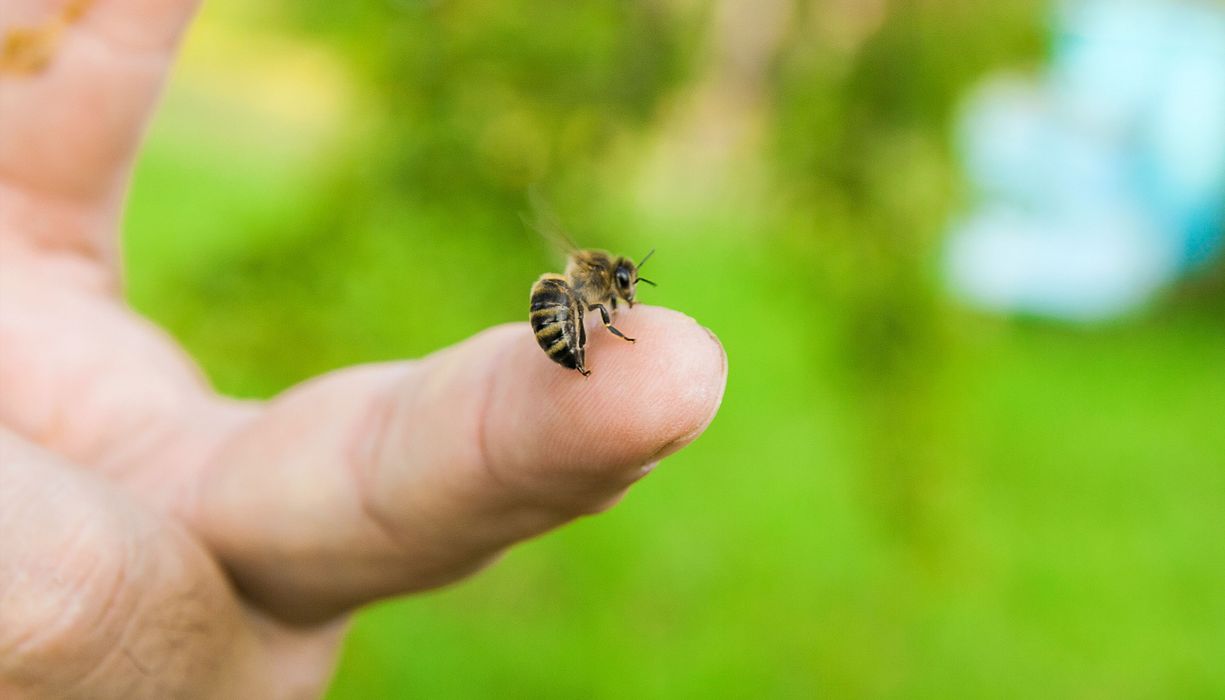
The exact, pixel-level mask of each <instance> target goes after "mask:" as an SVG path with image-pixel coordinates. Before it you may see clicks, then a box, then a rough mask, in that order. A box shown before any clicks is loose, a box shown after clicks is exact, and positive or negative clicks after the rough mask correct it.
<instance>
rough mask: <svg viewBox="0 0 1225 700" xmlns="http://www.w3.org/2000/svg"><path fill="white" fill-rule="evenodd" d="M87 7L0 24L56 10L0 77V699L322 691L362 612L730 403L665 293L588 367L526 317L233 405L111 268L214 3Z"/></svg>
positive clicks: (712, 355)
mask: <svg viewBox="0 0 1225 700" xmlns="http://www.w3.org/2000/svg"><path fill="white" fill-rule="evenodd" d="M73 5H74V7H73V8H71V10H72V11H71V12H69V13H68V14H67V15H65V13H64V11H63V10H64V7H65V6H66V3H64V2H52V1H51V0H5V9H4V12H3V13H0V39H2V38H3V37H4V36H7V35H8V34H9V33H10V31H11V30H13V29H15V28H30V27H38V26H40V24H45V23H46V22H48V21H57V22H62V23H63V26H62V27H60V28H58V29H56V31H55V32H52V34H54V35H55V41H54V45H53V46H51V47H50V48H48V47H42V48H41V49H40V50H44V51H45V52H46V54H47V55H46V56H41V57H36V58H37V59H38V60H30V57H28V56H27V57H25V59H26V60H25V62H24V63H22V66H23V67H22V68H21V70H20V71H14V70H6V69H5V66H4V65H3V64H0V697H3V698H10V697H12V698H25V697H29V698H111V697H114V698H120V697H122V698H146V697H148V698H155V697H156V698H163V697H187V698H195V697H199V698H212V697H217V698H235V697H259V698H278V697H315V696H318V695H319V694H320V693H321V692H322V690H323V689H324V687H325V685H326V683H327V679H328V677H329V676H330V674H331V671H332V666H333V663H334V657H335V654H336V650H337V647H338V645H339V642H340V640H341V638H342V635H343V631H344V625H345V618H346V616H347V615H348V614H349V613H350V612H351V611H352V610H353V609H354V608H356V607H357V606H360V605H362V604H364V603H367V602H369V601H372V600H375V599H377V598H380V597H385V596H390V595H398V594H404V593H410V592H414V591H420V590H425V589H428V588H432V587H436V586H440V585H443V584H446V583H449V582H452V581H455V580H457V579H459V578H462V577H464V576H467V575H469V574H471V573H472V572H474V571H476V570H477V569H479V568H480V567H482V566H484V565H485V564H487V563H489V562H490V561H491V560H493V559H494V558H496V557H497V556H498V554H499V553H500V552H502V551H503V550H504V549H505V548H506V547H508V546H510V545H512V544H514V543H515V542H517V541H520V540H523V539H525V538H528V537H532V536H534V535H537V534H539V533H542V532H544V531H546V530H548V529H550V528H553V527H556V526H558V525H560V524H562V523H565V522H566V521H568V520H570V519H573V518H574V517H577V516H580V515H583V514H589V513H594V512H598V511H600V510H602V509H604V508H607V507H608V506H610V505H611V504H613V503H614V502H615V501H616V500H617V499H618V498H619V497H620V496H621V495H622V494H623V493H624V491H625V489H626V488H628V487H629V485H630V484H632V483H633V482H634V481H636V480H637V479H639V478H640V477H642V476H643V475H644V474H646V473H647V472H648V471H649V469H650V466H651V465H653V464H654V463H655V462H657V461H658V460H659V459H660V458H662V457H664V456H666V455H668V454H670V453H671V452H673V451H675V450H678V449H680V448H681V447H683V446H684V445H686V444H688V443H689V442H690V441H692V440H693V439H694V438H695V437H696V436H697V435H698V434H700V433H701V432H702V430H703V429H704V428H705V427H706V425H708V424H709V422H710V420H711V419H712V418H713V416H714V414H715V411H716V410H717V409H718V406H719V403H720V401H721V399H722V394H723V387H724V384H725V381H726V373H727V364H726V358H725V356H724V354H723V351H722V348H721V347H720V346H719V344H718V342H717V341H716V340H715V339H714V337H713V336H712V335H711V334H710V333H709V332H708V331H706V330H705V329H703V328H701V327H700V326H698V325H697V324H696V323H695V322H694V321H692V320H691V319H689V318H688V317H686V316H684V315H682V314H679V313H676V312H673V311H668V310H665V309H659V308H651V307H635V309H634V310H633V311H632V312H628V313H626V314H624V315H622V316H621V317H619V318H618V325H619V326H620V327H621V328H622V329H623V330H624V331H625V332H626V333H627V334H629V335H631V336H634V337H637V338H638V339H639V340H638V343H637V344H636V345H630V344H628V343H625V342H624V341H622V340H620V339H618V338H615V337H613V336H611V335H609V334H608V333H606V332H604V331H603V330H602V329H596V330H594V331H593V332H591V333H590V339H591V340H590V353H589V357H591V358H593V363H592V364H593V369H594V370H595V373H594V374H593V375H592V376H591V377H590V378H589V379H586V380H584V379H583V378H582V377H580V376H579V375H578V374H577V373H575V372H569V371H565V370H563V369H561V368H559V367H557V366H556V365H555V364H553V363H552V362H550V361H549V360H548V359H547V358H546V357H545V356H544V355H543V353H541V351H540V349H539V348H538V347H537V345H536V342H535V340H534V338H533V336H532V333H531V330H530V329H529V328H528V325H527V324H526V323H516V324H509V325H505V326H500V327H497V328H492V329H489V330H487V331H485V332H482V333H480V334H478V335H476V336H475V337H473V338H471V339H469V340H467V341H465V342H463V343H460V344H459V345H457V346H454V347H451V348H447V349H444V350H441V351H439V352H437V353H435V354H433V355H431V356H429V357H426V358H424V359H421V360H418V361H413V362H399V363H389V364H382V365H373V366H362V367H354V368H349V369H345V370H341V371H338V372H334V373H331V374H328V375H325V376H322V377H318V378H316V379H314V380H311V381H308V382H306V383H304V384H302V385H299V386H297V387H294V388H292V389H290V390H289V391H287V392H285V393H284V394H283V395H281V396H278V397H276V398H274V399H273V400H271V401H268V402H238V401H234V400H231V399H227V398H225V397H221V396H218V395H217V394H215V393H214V392H213V391H212V390H211V389H210V387H209V386H208V384H207V382H206V381H205V380H204V379H203V377H202V375H201V373H200V371H199V370H198V369H197V368H196V367H195V365H194V364H193V363H192V361H191V360H190V358H189V357H188V356H187V355H186V354H185V353H184V352H183V351H182V349H180V348H178V347H177V346H176V345H175V344H174V342H173V341H172V340H171V339H170V338H169V337H168V336H167V335H166V334H164V333H163V332H162V331H161V330H160V329H158V328H156V327H155V326H153V325H152V324H150V323H149V322H148V321H146V320H145V319H142V318H141V317H139V316H138V315H136V314H134V313H133V312H132V311H131V310H130V309H128V308H127V307H126V306H125V305H124V303H123V301H122V298H121V297H120V295H119V290H120V289H121V278H120V270H119V269H118V267H117V264H116V261H117V250H118V220H119V214H120V211H121V208H122V200H123V195H124V192H125V191H126V188H127V183H128V175H129V171H130V167H131V162H132V158H133V156H134V154H135V152H136V149H137V147H138V145H139V142H140V137H141V134H142V132H143V129H144V124H145V122H146V120H147V118H148V116H149V114H150V112H151V111H152V109H153V107H154V105H155V102H156V99H157V95H158V92H159V90H160V87H161V84H162V81H163V79H164V77H165V74H166V71H167V70H168V68H169V66H170V63H171V60H172V58H173V54H174V49H175V46H176V45H177V42H178V39H179V35H180V33H181V31H182V30H183V29H184V27H185V26H186V24H187V22H188V21H189V19H190V17H191V14H192V12H193V10H194V6H193V3H191V2H181V1H179V0H94V1H93V2H92V3H81V2H75V3H73ZM78 6H79V7H78ZM78 10H80V12H78ZM65 16H70V17H71V21H65V20H64V19H63V18H64V17H65ZM55 18H60V19H55ZM28 35H29V33H28V32H27V33H26V34H24V36H28ZM31 65H34V66H41V67H38V68H37V69H31V68H30V66H31ZM167 235H173V232H167Z"/></svg>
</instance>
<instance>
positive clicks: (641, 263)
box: [638, 248, 655, 284]
mask: <svg viewBox="0 0 1225 700" xmlns="http://www.w3.org/2000/svg"><path fill="white" fill-rule="evenodd" d="M654 254H655V249H654V248H652V249H651V252H649V253H647V256H646V257H645V258H643V259H642V262H640V263H638V267H639V269H641V268H642V266H643V265H646V264H647V261H648V260H650V259H651V256H652V255H654ZM639 279H642V278H641V277H640V278H639ZM648 284H654V282H649V283H648Z"/></svg>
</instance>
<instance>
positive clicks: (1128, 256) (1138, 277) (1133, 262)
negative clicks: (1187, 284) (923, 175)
mask: <svg viewBox="0 0 1225 700" xmlns="http://www.w3.org/2000/svg"><path fill="white" fill-rule="evenodd" d="M1054 26H1055V29H1054V50H1053V54H1052V58H1051V62H1050V65H1049V66H1048V67H1047V69H1046V71H1045V73H1044V74H1043V75H1042V76H1041V77H1040V78H1039V79H1037V80H1034V79H1030V78H1026V77H1021V76H1009V75H1000V76H995V77H993V78H992V79H990V80H989V81H988V82H987V83H986V84H984V85H982V86H980V87H979V88H977V89H976V90H975V92H974V93H973V94H972V95H971V96H970V97H969V99H968V100H967V103H966V106H965V109H964V111H963V114H962V117H961V120H960V123H959V128H958V145H959V151H960V153H961V157H962V159H963V163H964V167H965V170H966V174H967V176H968V178H969V181H970V183H971V185H972V187H973V204H972V207H971V209H970V211H969V212H968V213H966V214H964V215H962V216H959V217H957V218H956V219H955V220H954V222H953V224H952V230H951V232H950V235H949V242H948V248H947V251H946V253H947V254H946V258H945V260H946V270H947V274H948V278H949V281H950V284H951V286H952V287H953V289H954V290H955V291H956V292H957V293H958V295H959V296H961V297H963V298H965V299H966V300H968V301H969V302H971V303H973V304H975V305H978V306H981V307H985V308H989V309H995V310H999V311H1005V312H1023V313H1032V314H1038V315H1043V316H1049V317H1053V318H1064V319H1071V320H1086V321H1089V320H1098V319H1106V318H1111V317H1115V316H1119V315H1122V314H1125V313H1127V312H1128V311H1130V310H1132V309H1134V308H1136V307H1138V306H1140V305H1142V304H1143V303H1144V302H1145V301H1146V300H1148V299H1150V298H1151V297H1152V296H1153V295H1154V294H1155V293H1156V292H1157V291H1159V290H1160V289H1161V288H1162V287H1163V286H1165V285H1167V284H1168V283H1169V282H1171V281H1172V280H1174V279H1176V278H1177V277H1178V276H1179V275H1180V274H1182V273H1183V272H1185V271H1187V270H1188V269H1191V268H1193V267H1195V266H1196V265H1199V264H1202V263H1204V262H1205V261H1207V260H1209V259H1210V258H1212V257H1213V256H1214V255H1215V254H1217V253H1219V251H1220V248H1221V239H1222V234H1223V233H1225V7H1223V6H1222V5H1219V4H1208V3H1199V2H1189V1H1187V2H1184V1H1178V0H1078V1H1068V2H1064V3H1062V4H1060V5H1058V6H1057V8H1056V11H1055V13H1054Z"/></svg>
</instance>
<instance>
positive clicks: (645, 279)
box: [637, 277, 659, 287]
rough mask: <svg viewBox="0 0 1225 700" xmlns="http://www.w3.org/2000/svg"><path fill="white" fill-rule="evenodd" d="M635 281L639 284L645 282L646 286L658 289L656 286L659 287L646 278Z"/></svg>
mask: <svg viewBox="0 0 1225 700" xmlns="http://www.w3.org/2000/svg"><path fill="white" fill-rule="evenodd" d="M637 281H639V282H646V283H647V284H649V285H651V286H652V287H658V286H659V285H658V284H655V283H654V282H652V281H651V280H649V279H647V278H645V277H639V278H638V280H637Z"/></svg>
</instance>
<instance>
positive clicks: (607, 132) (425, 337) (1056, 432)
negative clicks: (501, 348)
mask: <svg viewBox="0 0 1225 700" xmlns="http://www.w3.org/2000/svg"><path fill="white" fill-rule="evenodd" d="M1044 12H1045V10H1044V8H1043V7H1042V5H1041V3H1035V2H1024V1H1020V0H1001V1H998V2H923V1H918V0H914V1H909V2H902V1H899V2H886V1H885V0H862V1H861V0H828V1H825V2H805V1H800V0H795V1H792V0H758V1H756V2H754V1H752V0H719V1H710V2H698V1H697V0H584V1H583V2H571V1H563V0H548V1H543V2H535V3H526V2H501V3H492V2H473V1H469V0H464V1H459V0H454V1H443V0H438V1H429V0H379V1H372V2H357V3H334V2H330V1H329V0H296V1H294V2H289V1H288V0H278V1H276V2H266V3H243V2H240V1H239V0H209V1H208V2H207V3H206V5H205V7H204V9H203V12H202V15H201V17H200V19H199V21H198V23H197V24H196V26H195V27H194V28H193V31H192V33H191V34H190V36H189V38H188V41H187V45H186V49H185V52H184V56H183V59H182V61H181V63H180V65H179V68H178V70H177V72H176V74H175V76H174V79H173V81H172V83H171V85H170V87H169V90H168V94H167V97H166V101H165V104H164V107H163V109H162V111H161V112H160V114H159V115H158V117H157V119H156V120H155V122H154V124H153V125H152V131H151V138H150V142H149V146H148V148H146V150H145V151H144V152H143V154H142V157H141V159H140V161H139V163H138V165H137V171H136V185H135V190H134V192H133V194H132V197H131V202H130V207H129V211H128V215H127V220H126V237H127V239H126V257H127V265H128V270H129V277H128V282H129V290H128V291H129V297H130V298H131V300H132V302H133V303H134V304H135V305H136V306H137V307H138V308H139V309H141V310H142V311H144V312H146V313H147V314H149V315H150V316H152V317H153V318H155V319H157V320H158V321H160V322H161V323H163V324H164V325H165V326H166V327H168V328H169V329H170V330H171V331H172V332H173V333H174V334H175V335H176V336H177V337H178V338H180V339H181V340H182V341H183V342H184V343H185V344H186V345H187V347H189V348H190V349H191V351H192V352H193V353H194V354H195V355H196V356H197V357H198V358H199V359H200V361H201V362H202V363H203V364H204V366H205V368H206V369H207V370H208V372H209V373H210V375H211V377H212V378H213V380H214V382H215V383H216V384H217V386H218V387H219V388H220V389H222V390H223V391H226V392H229V393H232V394H236V395H240V396H261V397H262V396H270V395H272V394H274V393H276V392H277V391H279V390H282V389H284V388H285V387H287V386H289V385H290V384H292V383H294V382H297V381H299V380H301V379H303V378H306V377H308V376H311V375H313V374H315V373H318V372H322V371H326V370H328V369H331V368H335V367H339V366H343V365H347V364H351V363H357V362H366V361H374V360H385V359H391V358H405V357H414V356H419V355H422V354H425V353H428V352H431V351H432V350H435V349H437V348H440V347H442V346H445V345H447V344H450V343H453V342H456V341H458V340H460V339H462V338H464V337H466V336H468V335H470V334H472V333H474V332H476V331H477V330H479V329H481V328H484V327H486V326H488V325H491V324H496V323H501V322H505V321H512V320H521V319H524V318H525V317H526V298H527V290H528V288H529V286H530V284H531V283H532V281H533V280H534V279H535V278H536V276H537V275H538V274H539V273H540V272H542V271H546V270H550V269H556V268H557V267H558V260H557V257H556V255H555V254H554V253H553V252H551V251H549V250H548V249H547V247H546V246H545V245H543V244H542V243H541V242H540V241H539V240H537V238H536V237H535V236H534V235H533V234H531V233H529V232H528V231H526V230H525V228H524V226H523V225H522V223H521V222H520V219H519V213H520V212H521V211H523V210H524V209H525V208H526V204H525V198H524V191H525V188H526V187H528V186H529V185H531V184H532V183H539V186H540V188H541V189H542V191H543V192H544V193H545V195H546V196H547V197H548V199H549V200H550V201H551V202H552V203H553V205H554V207H555V208H556V209H557V211H558V212H559V214H560V216H561V217H562V219H563V220H564V221H566V222H567V224H568V226H569V228H570V229H571V230H572V232H573V235H574V236H575V237H576V238H577V239H578V240H579V241H580V242H581V243H583V244H584V245H590V246H593V247H604V248H609V249H612V250H614V251H619V252H625V253H626V254H629V255H631V256H640V255H641V254H643V253H645V252H646V250H648V249H650V248H652V247H654V248H656V249H657V250H658V252H657V253H656V256H655V257H654V258H653V259H652V261H651V266H652V272H651V277H652V278H653V279H656V280H658V281H659V282H660V283H661V286H660V287H659V288H658V289H645V290H644V294H643V297H644V300H645V301H647V302H648V303H656V304H662V305H667V306H672V307H675V308H678V309H681V310H683V311H685V312H686V313H689V314H691V315H693V316H694V317H696V318H697V319H699V320H700V321H701V322H702V323H703V324H705V325H707V326H709V327H710V328H712V329H713V330H714V331H716V332H717V333H718V334H719V336H720V337H721V339H722V341H723V343H724V344H725V346H726V349H727V352H728V355H729V358H730V364H731V372H730V378H729V384H728V389H727V394H726V399H725V402H724V406H723V409H722V411H721V413H720V414H719V417H718V418H717V420H716V421H715V423H714V424H713V425H712V426H711V428H710V430H709V432H708V433H707V434H706V435H705V436H704V437H703V438H702V439H701V440H699V441H698V442H697V443H696V444H695V445H693V446H692V447H691V448H690V449H688V450H686V451H685V452H683V453H682V454H679V455H676V456H675V457H673V458H670V459H669V460H667V462H666V463H665V464H664V465H663V466H662V468H660V469H659V470H658V471H657V472H656V473H655V474H654V475H652V476H651V477H650V478H649V479H648V480H647V481H646V482H644V483H643V484H641V485H640V487H639V488H637V489H635V490H634V491H633V492H632V493H631V494H630V495H629V497H628V498H627V499H626V500H625V501H624V502H623V503H622V504H621V505H620V506H618V507H617V508H616V509H614V510H613V511H611V512H609V513H607V514H605V515H602V516H600V517H598V518H593V519H585V520H583V521H580V522H578V523H576V524H575V525H574V526H572V527H568V528H566V529H564V530H563V531H560V532H557V533H554V534H551V535H548V536H546V537H544V538H541V539H539V540H536V541H533V542H531V543H528V544H527V545H525V546H522V547H519V548H518V549H516V550H515V551H514V552H512V553H511V554H510V555H509V556H508V557H507V558H506V559H505V560H504V561H503V562H502V563H500V564H499V565H498V566H496V567H495V568H493V569H492V570H490V571H488V572H485V573H483V574H482V575H480V576H478V577H477V578H475V579H473V580H471V581H468V582H465V583H462V584H460V585H457V586H454V587H452V588H449V589H447V590H443V591H439V592H435V593H431V594H427V595H423V596H419V597H416V598H413V599H409V600H400V601H394V602H388V603H384V604H381V605H377V606H375V607H373V608H371V609H369V610H368V611H366V612H363V613H362V614H360V615H359V616H358V619H357V621H356V623H355V626H354V628H353V632H352V634H351V636H350V637H349V639H348V642H347V644H346V646H345V649H344V654H343V658H342V661H341V664H340V669H339V672H338V674H337V676H336V679H335V682H334V684H333V687H332V689H331V693H330V696H329V697H331V698H333V699H334V700H339V699H341V698H384V697H409V696H422V697H459V698H483V697H539V698H550V697H557V698H575V697H590V698H628V697H635V698H636V697H644V698H647V697H660V698H665V697H666V698H673V697H729V698H749V697H754V698H755V697H812V696H827V697H984V696H989V697H1010V696H1015V697H1036V696H1043V697H1050V696H1054V697H1086V698H1107V697H1108V698H1127V697H1135V698H1148V697H1185V698H1193V697H1205V698H1206V697H1222V696H1225V595H1223V593H1225V537H1223V536H1222V534H1223V530H1222V524H1223V523H1225V468H1223V467H1225V429H1223V425H1222V420H1223V415H1225V344H1223V343H1222V339H1223V338H1225V334H1223V331H1225V313H1223V312H1225V291H1223V290H1225V284H1223V282H1222V280H1223V279H1225V278H1223V275H1222V273H1221V270H1220V267H1219V266H1218V268H1217V269H1216V270H1215V271H1210V272H1209V273H1208V274H1206V275H1203V276H1201V277H1199V278H1197V279H1195V280H1192V281H1190V282H1189V283H1187V284H1185V285H1184V286H1183V287H1182V288H1180V289H1176V290H1172V291H1171V292H1170V294H1168V295H1167V296H1166V298H1164V299H1163V300H1162V301H1160V302H1159V303H1158V304H1156V305H1154V306H1153V307H1151V308H1150V309H1148V310H1147V311H1146V312H1144V313H1143V314H1141V315H1140V316H1138V317H1136V318H1132V319H1130V320H1128V321H1126V322H1121V323H1115V324H1109V325H1104V326H1098V327H1094V328H1076V327H1067V326H1060V325H1053V324H1048V323H1044V322H1040V321H1037V320H1033V319H1024V318H1012V319H1001V318H995V317H986V316H981V315H977V314H974V313H971V312H968V311H965V310H963V309H959V308H958V307H956V306H955V305H953V304H951V303H950V302H948V301H947V300H946V299H945V297H944V295H943V294H942V292H941V289H940V285H939V280H938V278H937V276H936V274H935V272H936V265H935V264H934V261H935V256H936V254H937V252H938V250H939V244H940V237H939V236H940V232H941V228H942V226H943V225H944V223H945V221H946V220H947V216H948V214H949V213H950V212H951V211H953V210H955V208H956V206H957V205H958V202H959V198H960V197H961V196H962V192H961V189H960V188H961V185H960V184H959V182H960V181H959V177H958V174H957V169H956V164H955V161H954V159H953V157H952V155H951V153H950V149H949V146H948V132H949V124H950V120H951V117H952V115H953V114H954V111H955V109H956V107H957V100H958V97H959V95H960V94H962V93H963V91H964V90H965V89H966V88H967V87H968V86H969V85H970V84H972V83H973V82H974V81H975V80H976V79H978V78H979V77H980V76H982V75H983V74H984V73H985V72H987V71H990V70H997V69H1000V68H1008V67H1011V68H1015V69H1018V70H1026V69H1030V68H1032V67H1034V66H1035V65H1037V64H1038V63H1039V62H1040V61H1041V59H1042V56H1043V53H1044V50H1045V40H1044V34H1043V27H1044V20H1045V16H1044ZM443 296H445V297H446V298H447V300H448V304H447V309H446V313H445V314H444V313H438V307H437V305H434V304H431V303H430V300H431V299H437V298H441V297H443Z"/></svg>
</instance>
